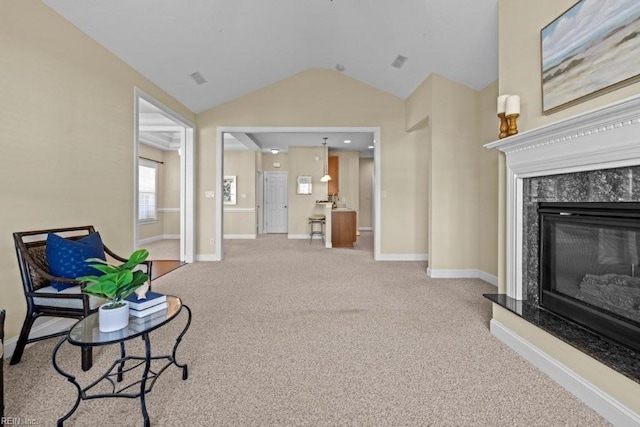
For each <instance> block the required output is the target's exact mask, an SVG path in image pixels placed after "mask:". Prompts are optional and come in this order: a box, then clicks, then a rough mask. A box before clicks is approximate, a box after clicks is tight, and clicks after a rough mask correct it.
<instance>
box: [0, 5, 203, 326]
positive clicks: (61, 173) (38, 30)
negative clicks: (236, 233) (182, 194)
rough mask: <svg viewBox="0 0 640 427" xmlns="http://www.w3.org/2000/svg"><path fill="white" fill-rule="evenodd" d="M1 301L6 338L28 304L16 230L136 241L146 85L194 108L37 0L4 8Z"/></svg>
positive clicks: (121, 246)
mask: <svg viewBox="0 0 640 427" xmlns="http://www.w3.org/2000/svg"><path fill="white" fill-rule="evenodd" d="M0 82H2V84H1V85H0V91H1V92H2V95H1V96H0V109H1V110H2V111H3V114H1V115H0V135H2V144H0V153H1V155H0V157H1V158H2V163H3V167H2V168H0V183H1V184H0V197H1V198H2V201H3V204H4V206H7V207H10V209H9V208H7V209H3V212H2V220H1V221H0V254H1V255H0V306H2V307H3V308H6V309H7V324H6V332H7V338H11V337H13V336H15V335H17V333H18V331H19V328H20V326H21V324H22V320H23V318H24V312H25V302H24V297H23V293H22V285H21V281H20V275H19V272H18V266H17V262H16V259H15V252H14V249H13V242H12V240H11V233H12V232H14V231H20V230H34V229H40V228H52V227H66V226H77V225H86V224H93V225H94V226H96V228H97V229H98V230H99V231H100V233H101V234H102V236H103V238H104V240H105V242H106V244H107V245H108V246H109V247H110V248H112V249H113V250H115V251H116V252H119V253H121V254H123V255H126V254H128V253H129V252H130V251H131V249H132V248H133V226H134V220H133V192H134V188H133V170H134V166H133V165H134V158H133V144H134V141H133V135H134V132H133V125H134V116H133V105H134V87H136V86H137V87H139V88H141V89H142V90H144V91H145V92H146V93H148V94H150V95H152V96H153V97H155V98H156V99H158V100H159V101H160V102H162V103H164V104H165V105H167V106H168V107H169V108H171V109H173V110H174V111H176V112H178V113H179V114H181V115H183V116H184V117H185V118H186V119H188V120H195V117H194V115H193V114H192V113H191V112H190V111H188V110H187V109H186V108H185V107H183V106H182V105H181V104H179V103H178V102H176V101H175V100H174V99H173V98H171V97H170V96H169V95H167V94H166V93H164V92H163V91H161V90H160V89H158V88H157V87H156V86H155V85H153V84H152V83H151V82H149V81H148V80H147V79H145V78H144V77H142V76H141V75H140V74H138V73H137V72H136V71H134V70H133V69H132V68H130V67H129V66H127V65H126V64H125V63H124V62H122V61H121V60H119V59H117V58H116V57H115V56H114V55H112V54H111V53H109V52H108V51H107V50H105V49H104V48H103V47H102V46H100V45H99V44H98V43H96V42H94V41H93V40H91V39H90V38H89V37H87V36H85V35H84V34H83V33H82V32H80V30H78V29H77V28H76V27H74V26H73V25H71V24H70V23H69V22H68V21H67V20H65V19H64V18H62V17H60V16H59V15H58V14H56V13H55V12H53V11H52V10H51V9H49V8H48V7H46V6H45V5H43V4H42V3H41V2H40V1H36V0H24V1H4V2H2V13H0Z"/></svg>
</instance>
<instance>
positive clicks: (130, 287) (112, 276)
mask: <svg viewBox="0 0 640 427" xmlns="http://www.w3.org/2000/svg"><path fill="white" fill-rule="evenodd" d="M148 256H149V251H147V250H146V249H138V250H137V251H135V252H133V253H132V254H131V256H130V257H129V259H128V260H127V261H126V262H125V263H123V264H121V265H115V264H111V263H109V262H107V261H105V260H103V259H100V258H89V259H87V260H86V261H87V262H91V263H94V264H91V267H93V268H95V269H96V270H99V271H101V272H102V273H103V274H102V275H101V276H82V277H77V278H76V280H77V281H79V282H84V283H89V284H88V285H87V286H85V287H84V288H83V289H82V292H84V293H86V294H89V295H92V296H94V297H98V298H102V299H105V300H107V302H106V303H105V304H103V305H101V306H100V308H99V310H98V317H99V319H98V322H99V329H100V331H101V332H112V331H117V330H118V329H122V328H124V327H126V326H127V325H128V324H129V304H128V303H127V301H125V300H124V299H125V298H126V297H128V296H129V295H131V294H132V293H133V292H134V291H135V290H136V289H137V288H139V287H140V286H142V285H144V284H145V283H146V282H147V280H149V275H148V274H146V273H145V272H143V271H140V270H135V271H134V268H136V267H137V266H138V265H140V264H141V263H142V262H144V261H145V260H146V259H147V257H148Z"/></svg>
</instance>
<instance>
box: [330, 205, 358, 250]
mask: <svg viewBox="0 0 640 427" xmlns="http://www.w3.org/2000/svg"><path fill="white" fill-rule="evenodd" d="M355 241H356V211H341V210H335V211H333V212H331V246H333V247H334V248H352V247H353V244H354V243H355Z"/></svg>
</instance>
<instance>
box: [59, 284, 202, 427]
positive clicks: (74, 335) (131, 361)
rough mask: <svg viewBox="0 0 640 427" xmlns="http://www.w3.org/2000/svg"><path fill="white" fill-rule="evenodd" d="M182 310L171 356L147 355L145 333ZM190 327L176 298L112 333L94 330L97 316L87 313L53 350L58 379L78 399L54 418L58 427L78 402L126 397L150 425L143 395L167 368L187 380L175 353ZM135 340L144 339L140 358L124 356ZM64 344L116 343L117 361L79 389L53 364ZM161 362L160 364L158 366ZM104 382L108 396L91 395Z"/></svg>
mask: <svg viewBox="0 0 640 427" xmlns="http://www.w3.org/2000/svg"><path fill="white" fill-rule="evenodd" d="M182 309H184V310H185V311H186V312H187V322H186V325H185V327H184V329H183V330H182V332H180V334H179V335H178V337H177V338H176V342H175V344H174V345H173V351H172V352H171V354H166V355H160V356H154V355H152V354H151V341H150V339H149V333H150V332H152V331H154V330H156V329H159V328H161V327H163V326H164V325H166V324H167V323H169V322H171V321H172V320H173V319H175V318H176V317H177V316H178V314H179V313H180V312H181V311H182ZM190 325H191V310H190V309H189V307H187V306H186V305H184V304H182V301H181V300H180V298H178V297H175V296H172V295H167V308H166V309H164V310H161V311H159V312H157V313H152V314H150V315H148V316H145V317H143V318H134V317H131V318H130V319H129V325H128V326H127V327H126V328H123V329H120V330H118V331H114V332H100V330H99V329H98V313H94V314H91V315H90V316H87V317H85V318H84V319H82V320H80V321H79V322H78V323H76V324H75V325H74V326H73V327H72V328H71V329H70V330H69V333H68V334H67V335H66V336H65V337H64V338H62V340H60V342H59V343H58V344H57V345H56V347H55V348H54V350H53V355H52V356H51V360H52V362H53V367H54V369H55V370H56V371H57V372H58V373H59V374H60V375H62V376H64V377H66V378H67V380H69V382H71V383H72V384H73V385H74V386H75V387H76V389H77V391H78V397H77V398H76V402H75V404H74V405H73V407H72V408H71V409H70V410H69V412H67V413H66V414H65V415H64V416H62V417H61V418H59V419H58V424H57V425H58V427H61V426H63V423H64V421H65V420H67V419H68V418H69V417H71V415H73V413H74V412H75V411H76V409H78V406H79V405H80V401H81V400H89V399H98V398H103V397H126V398H131V399H137V398H140V409H141V410H142V418H143V420H144V425H145V427H149V426H150V421H149V414H148V413H147V405H146V402H145V396H146V394H147V393H149V392H151V390H152V389H153V385H154V384H155V382H156V380H157V379H158V378H159V377H160V374H162V373H163V372H164V371H165V369H167V368H168V367H169V366H171V365H175V366H176V367H177V368H180V369H182V379H183V380H186V379H187V378H188V375H189V374H188V370H187V365H186V364H184V365H181V364H179V363H178V362H177V361H176V351H177V349H178V346H179V345H180V341H182V337H183V336H184V334H185V333H186V332H187V329H189V326H190ZM136 337H142V339H143V340H144V347H145V352H144V353H145V354H144V356H127V354H126V351H125V343H126V341H129V340H131V339H134V338H136ZM65 342H68V343H69V344H71V345H75V346H80V347H97V346H103V345H111V344H119V345H120V358H118V359H116V360H114V361H113V363H111V365H110V366H109V368H107V371H106V372H105V373H104V374H102V375H101V376H100V377H99V378H98V379H96V380H95V381H93V382H92V383H91V384H89V385H88V386H86V387H84V388H82V387H81V386H80V384H79V383H78V382H77V381H76V377H74V376H73V375H71V374H69V373H67V372H65V371H63V370H62V368H60V366H59V365H58V363H57V361H56V356H57V355H58V350H60V347H61V346H62V345H63V344H64V343H65ZM154 361H161V362H159V363H160V365H159V366H160V367H159V368H158V367H155V366H154V369H152V366H151V365H152V362H154ZM162 361H163V362H164V363H162ZM136 369H137V370H141V371H142V373H141V374H140V377H136V378H135V379H134V381H133V382H130V383H126V384H125V383H123V378H124V374H125V373H132V371H134V370H136ZM105 382H106V383H108V386H109V388H110V389H111V391H110V392H109V393H94V394H91V391H92V389H93V388H94V387H96V386H98V385H99V384H100V385H102V384H104V383H105Z"/></svg>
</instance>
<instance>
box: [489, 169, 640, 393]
mask: <svg viewBox="0 0 640 427" xmlns="http://www.w3.org/2000/svg"><path fill="white" fill-rule="evenodd" d="M522 196H523V230H522V233H523V234H522V242H523V248H522V276H523V277H522V279H523V280H522V281H523V292H522V293H523V301H517V300H514V299H512V298H509V297H507V296H505V295H487V297H488V298H489V299H490V300H492V301H493V302H495V303H497V304H499V305H501V306H503V307H504V308H506V309H508V310H510V311H511V312H513V313H515V314H517V315H519V316H520V317H522V318H524V319H525V320H528V321H529V322H531V323H533V324H535V325H536V326H538V327H540V328H541V329H543V330H545V331H547V332H549V333H550V334H552V335H554V336H556V337H557V338H560V339H561V340H563V341H564V342H566V343H568V344H570V345H572V346H574V347H576V348H578V349H579V350H581V351H583V352H584V353H586V354H588V355H590V356H592V357H594V358H595V359H597V360H599V361H600V362H602V363H604V364H605V365H607V366H609V367H611V368H612V369H615V370H617V371H618V372H620V373H622V374H624V375H625V376H627V377H629V378H631V379H633V380H634V381H636V382H638V383H640V350H638V348H637V346H636V347H635V348H634V347H633V346H630V345H627V344H623V341H622V340H620V339H611V337H607V336H605V334H603V333H602V332H601V331H595V330H594V329H593V328H586V327H584V326H583V325H580V324H578V323H577V322H575V321H571V320H568V319H567V318H566V317H564V316H559V315H556V314H554V313H552V312H551V311H550V310H548V309H545V308H544V307H543V306H542V305H541V304H540V294H541V288H540V282H541V280H540V279H541V278H540V259H539V255H540V254H539V249H540V248H539V241H540V239H539V238H540V221H539V213H538V208H539V205H540V202H543V203H549V202H552V203H557V202H571V203H575V202H580V203H607V204H608V203H610V202H638V201H640V166H633V167H624V168H617V169H603V170H595V171H585V172H577V173H568V174H560V175H551V176H540V177H533V178H526V179H524V180H523V194H522ZM627 274H628V273H627ZM637 275H638V276H640V266H639V267H638V271H637ZM632 323H634V322H633V321H632ZM638 345H639V346H640V343H638Z"/></svg>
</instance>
